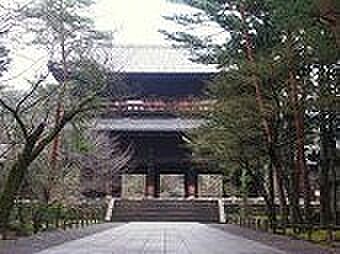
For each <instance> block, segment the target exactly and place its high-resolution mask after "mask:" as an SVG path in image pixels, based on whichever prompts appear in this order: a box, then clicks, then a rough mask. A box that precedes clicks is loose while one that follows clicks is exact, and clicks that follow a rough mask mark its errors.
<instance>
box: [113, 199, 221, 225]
mask: <svg viewBox="0 0 340 254" xmlns="http://www.w3.org/2000/svg"><path fill="white" fill-rule="evenodd" d="M112 221H197V222H218V221H219V213H218V202H217V201H216V200H117V201H116V203H115V206H114V208H113V213H112Z"/></svg>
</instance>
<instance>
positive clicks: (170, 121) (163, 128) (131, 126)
mask: <svg viewBox="0 0 340 254" xmlns="http://www.w3.org/2000/svg"><path fill="white" fill-rule="evenodd" d="M203 123H204V120H203V119H188V118H129V117H124V118H110V119H96V121H95V125H94V129H95V130H97V131H117V132H118V131H127V132H182V131H188V130H192V129H196V128H198V127H200V126H201V125H202V124H203Z"/></svg>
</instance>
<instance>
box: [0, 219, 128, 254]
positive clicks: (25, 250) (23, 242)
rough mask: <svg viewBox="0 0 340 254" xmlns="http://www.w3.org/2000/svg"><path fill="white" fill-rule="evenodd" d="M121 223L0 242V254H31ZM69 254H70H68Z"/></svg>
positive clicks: (45, 233)
mask: <svg viewBox="0 0 340 254" xmlns="http://www.w3.org/2000/svg"><path fill="white" fill-rule="evenodd" d="M120 225H123V224H122V223H103V224H95V225H90V226H87V227H84V228H77V229H69V230H66V231H65V230H57V231H51V232H44V233H39V234H36V235H34V236H30V237H26V238H20V239H18V240H8V241H0V254H33V253H36V252H39V251H41V250H44V249H47V248H49V247H52V246H56V245H60V244H62V243H65V242H67V241H71V240H76V239H79V238H83V237H86V236H89V235H93V234H95V233H99V232H102V231H104V230H107V229H111V228H114V227H118V226H120ZM70 254H71V253H70Z"/></svg>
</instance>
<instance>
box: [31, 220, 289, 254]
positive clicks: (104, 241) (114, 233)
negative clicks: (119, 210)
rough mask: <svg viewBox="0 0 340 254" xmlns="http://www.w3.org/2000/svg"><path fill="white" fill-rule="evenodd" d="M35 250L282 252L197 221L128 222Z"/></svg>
mask: <svg viewBox="0 0 340 254" xmlns="http://www.w3.org/2000/svg"><path fill="white" fill-rule="evenodd" d="M38 253H39V254H66V253H72V254H137V253H140V254H141V253H147V254H152V253H154V254H166V253H167V254H189V253H190V254H191V253H193V254H217V253H220V254H222V253H223V254H280V253H281V254H284V253H285V252H282V251H279V250H277V249H274V248H271V247H269V246H266V245H263V244H261V243H258V242H255V241H251V240H247V239H245V238H242V237H239V236H236V235H233V234H230V233H228V232H224V231H222V230H219V229H216V228H213V227H210V226H209V225H204V224H199V223H129V224H125V225H122V226H120V227H116V228H112V229H108V230H105V231H103V232H99V233H96V234H93V235H90V236H87V237H84V238H81V239H78V240H73V241H69V242H66V243H64V244H61V245H58V246H55V247H51V248H49V249H46V250H43V251H41V252H38Z"/></svg>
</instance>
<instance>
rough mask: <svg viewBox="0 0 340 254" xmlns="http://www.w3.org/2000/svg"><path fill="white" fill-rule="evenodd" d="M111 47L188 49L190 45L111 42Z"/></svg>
mask: <svg viewBox="0 0 340 254" xmlns="http://www.w3.org/2000/svg"><path fill="white" fill-rule="evenodd" d="M112 48H152V49H190V47H187V48H186V47H182V46H181V47H175V46H173V45H165V44H133V43H131V44H130V43H129V44H113V45H112Z"/></svg>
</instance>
